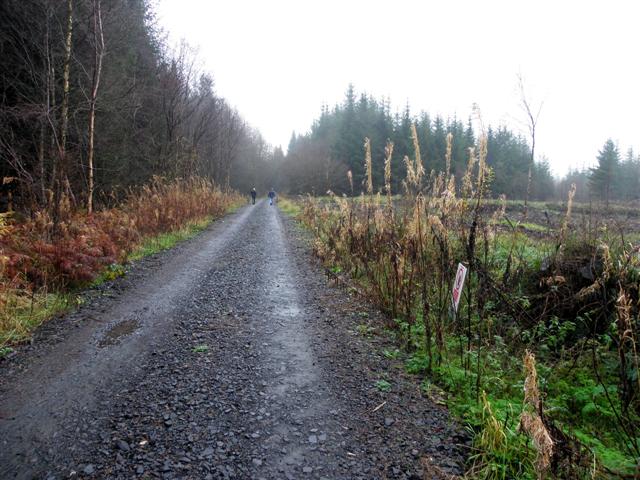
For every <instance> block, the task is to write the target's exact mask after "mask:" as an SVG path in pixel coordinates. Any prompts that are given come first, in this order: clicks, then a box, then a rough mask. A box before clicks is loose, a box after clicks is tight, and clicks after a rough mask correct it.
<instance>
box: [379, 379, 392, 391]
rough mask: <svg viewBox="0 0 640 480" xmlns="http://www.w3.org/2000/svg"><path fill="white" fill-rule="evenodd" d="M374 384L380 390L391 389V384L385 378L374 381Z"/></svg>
mask: <svg viewBox="0 0 640 480" xmlns="http://www.w3.org/2000/svg"><path fill="white" fill-rule="evenodd" d="M375 386H376V388H377V389H378V390H379V391H381V392H388V391H390V390H391V384H390V383H389V382H387V381H386V380H378V381H377V382H376V383H375Z"/></svg>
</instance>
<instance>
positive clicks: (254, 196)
mask: <svg viewBox="0 0 640 480" xmlns="http://www.w3.org/2000/svg"><path fill="white" fill-rule="evenodd" d="M257 194H258V193H257V192H256V187H253V188H252V189H251V204H252V205H255V204H256V195H257Z"/></svg>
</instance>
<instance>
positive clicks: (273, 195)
mask: <svg viewBox="0 0 640 480" xmlns="http://www.w3.org/2000/svg"><path fill="white" fill-rule="evenodd" d="M275 199H276V191H275V190H274V189H273V188H271V190H269V205H273V201H274V200H275Z"/></svg>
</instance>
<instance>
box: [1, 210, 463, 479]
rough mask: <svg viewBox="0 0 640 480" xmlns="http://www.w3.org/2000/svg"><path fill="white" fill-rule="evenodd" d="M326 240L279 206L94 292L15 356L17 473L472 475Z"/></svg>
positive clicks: (7, 366)
mask: <svg viewBox="0 0 640 480" xmlns="http://www.w3.org/2000/svg"><path fill="white" fill-rule="evenodd" d="M309 251H310V249H309V248H308V247H307V243H306V240H305V233H304V232H303V231H302V230H301V229H299V228H298V227H297V226H296V225H295V222H293V221H292V220H290V219H288V218H285V217H283V216H282V215H281V214H280V213H279V211H278V210H277V208H276V207H270V206H269V205H268V203H267V202H266V201H265V200H263V201H260V202H258V204H257V205H255V206H247V207H243V208H242V209H240V210H239V211H238V212H236V213H234V214H232V215H229V216H227V217H226V218H225V219H224V220H223V221H218V222H216V223H215V224H214V225H213V226H212V227H210V228H209V229H208V230H207V231H205V232H204V233H202V234H201V235H199V236H198V237H196V238H195V239H192V240H190V241H188V242H185V243H184V244H182V245H180V246H179V247H177V248H175V249H173V250H171V251H169V252H165V253H163V254H159V255H156V256H154V257H151V258H149V259H145V260H143V261H141V262H139V263H137V264H136V265H134V266H132V267H131V271H130V272H129V274H128V275H127V276H126V277H125V278H122V279H119V280H117V281H115V282H113V283H111V284H109V285H105V286H103V287H101V288H99V289H96V290H93V291H90V292H88V293H87V298H88V300H87V302H86V304H85V305H83V306H82V307H81V308H80V309H78V311H76V312H74V313H73V314H70V315H67V316H65V317H63V318H60V319H57V320H54V321H52V322H49V324H47V325H46V326H44V327H43V328H41V329H40V331H39V332H38V333H37V334H36V336H35V341H34V342H33V344H32V345H30V346H26V347H24V348H21V349H20V350H19V351H18V354H17V355H15V356H14V357H13V358H11V359H5V360H2V361H0V382H1V383H0V478H3V479H4V478H20V479H31V478H44V479H61V478H69V477H72V478H73V477H80V478H118V479H120V478H122V479H125V478H127V479H129V478H163V479H214V478H215V479H227V478H255V479H262V478H264V479H275V478H277V479H281V478H282V479H292V478H310V479H311V478H326V479H342V478H344V479H374V478H405V479H406V478H444V475H445V474H460V473H461V471H462V469H461V465H462V463H463V460H464V452H465V447H464V445H466V444H467V439H466V436H465V435H464V432H463V431H462V430H461V429H460V428H459V427H458V426H456V425H455V424H454V423H453V422H451V420H450V419H449V416H448V413H447V411H446V409H444V408H443V407H441V406H438V405H435V404H434V403H433V402H431V401H430V400H429V399H427V398H424V397H423V395H422V394H421V392H420V389H419V382H418V381H417V380H416V379H415V378H410V377H408V376H407V375H405V374H404V373H403V371H402V369H401V366H400V365H396V364H394V360H391V359H387V358H385V357H384V356H383V355H382V351H383V349H384V348H393V346H392V345H391V343H390V341H389V340H388V339H387V337H386V335H384V334H382V333H381V325H382V321H381V318H382V317H381V316H380V314H379V313H378V312H376V311H375V310H374V309H372V308H371V307H370V306H369V305H367V304H366V302H364V301H363V300H361V299H359V298H355V297H352V296H350V295H349V294H348V292H346V291H344V289H341V288H338V287H336V286H334V285H332V284H327V279H326V277H325V276H324V274H323V269H322V268H321V267H320V266H319V265H318V264H317V262H316V261H315V260H314V259H313V258H312V257H311V255H310V253H309ZM379 380H386V381H388V383H389V389H388V391H381V389H380V388H379V385H380V384H378V385H376V382H378V381H379Z"/></svg>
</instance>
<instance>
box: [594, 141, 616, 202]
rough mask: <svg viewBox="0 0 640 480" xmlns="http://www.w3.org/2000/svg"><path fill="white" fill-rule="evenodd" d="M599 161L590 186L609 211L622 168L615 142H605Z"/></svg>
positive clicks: (599, 154)
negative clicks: (619, 171) (610, 201)
mask: <svg viewBox="0 0 640 480" xmlns="http://www.w3.org/2000/svg"><path fill="white" fill-rule="evenodd" d="M597 159H598V165H597V166H596V167H594V168H592V169H591V175H590V176H589V186H590V188H591V191H592V192H593V193H594V194H596V195H598V196H600V198H601V199H603V200H604V201H605V205H606V208H607V209H608V208H609V200H610V199H611V197H612V194H613V189H614V187H615V182H616V180H617V176H618V170H619V168H620V155H619V153H618V148H617V147H616V145H615V143H613V140H611V139H610V138H609V139H608V140H607V141H606V142H605V144H604V146H603V147H602V150H600V152H599V153H598V157H597Z"/></svg>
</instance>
